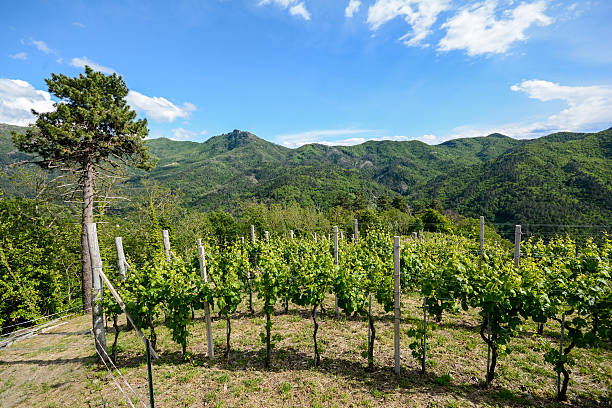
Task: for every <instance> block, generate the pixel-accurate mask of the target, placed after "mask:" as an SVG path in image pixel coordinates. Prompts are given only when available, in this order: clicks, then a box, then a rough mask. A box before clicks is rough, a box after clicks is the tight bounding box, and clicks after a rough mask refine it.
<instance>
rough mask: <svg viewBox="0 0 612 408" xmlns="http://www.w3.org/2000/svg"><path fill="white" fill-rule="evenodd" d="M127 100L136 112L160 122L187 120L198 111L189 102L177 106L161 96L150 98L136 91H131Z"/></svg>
mask: <svg viewBox="0 0 612 408" xmlns="http://www.w3.org/2000/svg"><path fill="white" fill-rule="evenodd" d="M126 100H127V102H128V104H129V105H130V106H131V107H132V108H133V109H134V110H136V111H137V112H140V113H144V114H145V115H146V116H148V117H150V118H151V119H153V120H155V121H158V122H174V120H175V119H176V118H186V117H188V116H189V114H190V113H191V112H192V111H194V110H195V109H196V107H195V105H194V104H192V103H189V102H185V103H184V104H183V105H182V106H176V105H175V104H173V103H172V102H170V101H169V100H167V99H166V98H163V97H161V96H153V97H150V96H146V95H143V94H141V93H140V92H136V91H130V92H129V93H128V95H127V98H126Z"/></svg>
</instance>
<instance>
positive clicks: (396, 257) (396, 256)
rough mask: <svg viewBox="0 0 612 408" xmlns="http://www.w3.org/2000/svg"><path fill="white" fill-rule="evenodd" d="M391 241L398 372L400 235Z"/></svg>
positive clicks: (396, 368)
mask: <svg viewBox="0 0 612 408" xmlns="http://www.w3.org/2000/svg"><path fill="white" fill-rule="evenodd" d="M393 240H394V242H393V298H394V302H395V305H394V307H395V322H394V323H395V325H394V326H395V327H394V329H395V333H394V337H393V339H394V346H395V348H394V351H395V353H394V354H395V374H399V373H400V317H401V315H400V237H398V236H395V237H394V239H393Z"/></svg>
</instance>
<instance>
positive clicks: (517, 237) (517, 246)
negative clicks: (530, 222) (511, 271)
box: [514, 225, 521, 267]
mask: <svg viewBox="0 0 612 408" xmlns="http://www.w3.org/2000/svg"><path fill="white" fill-rule="evenodd" d="M514 228H515V229H514V266H516V267H518V266H519V262H520V260H521V226H520V225H517V226H515V227H514Z"/></svg>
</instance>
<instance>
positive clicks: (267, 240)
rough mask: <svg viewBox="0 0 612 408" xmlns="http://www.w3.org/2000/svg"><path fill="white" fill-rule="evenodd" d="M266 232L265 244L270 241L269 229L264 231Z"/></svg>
mask: <svg viewBox="0 0 612 408" xmlns="http://www.w3.org/2000/svg"><path fill="white" fill-rule="evenodd" d="M265 233H266V244H267V243H270V232H269V231H265Z"/></svg>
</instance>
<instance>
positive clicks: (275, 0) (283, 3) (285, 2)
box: [259, 0, 310, 21]
mask: <svg viewBox="0 0 612 408" xmlns="http://www.w3.org/2000/svg"><path fill="white" fill-rule="evenodd" d="M265 4H276V5H277V6H279V7H282V8H284V9H289V14H291V15H292V16H300V17H302V18H303V19H304V20H306V21H310V13H309V12H308V9H306V5H305V4H304V2H302V1H299V0H261V1H260V2H259V5H260V6H263V5H265Z"/></svg>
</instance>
